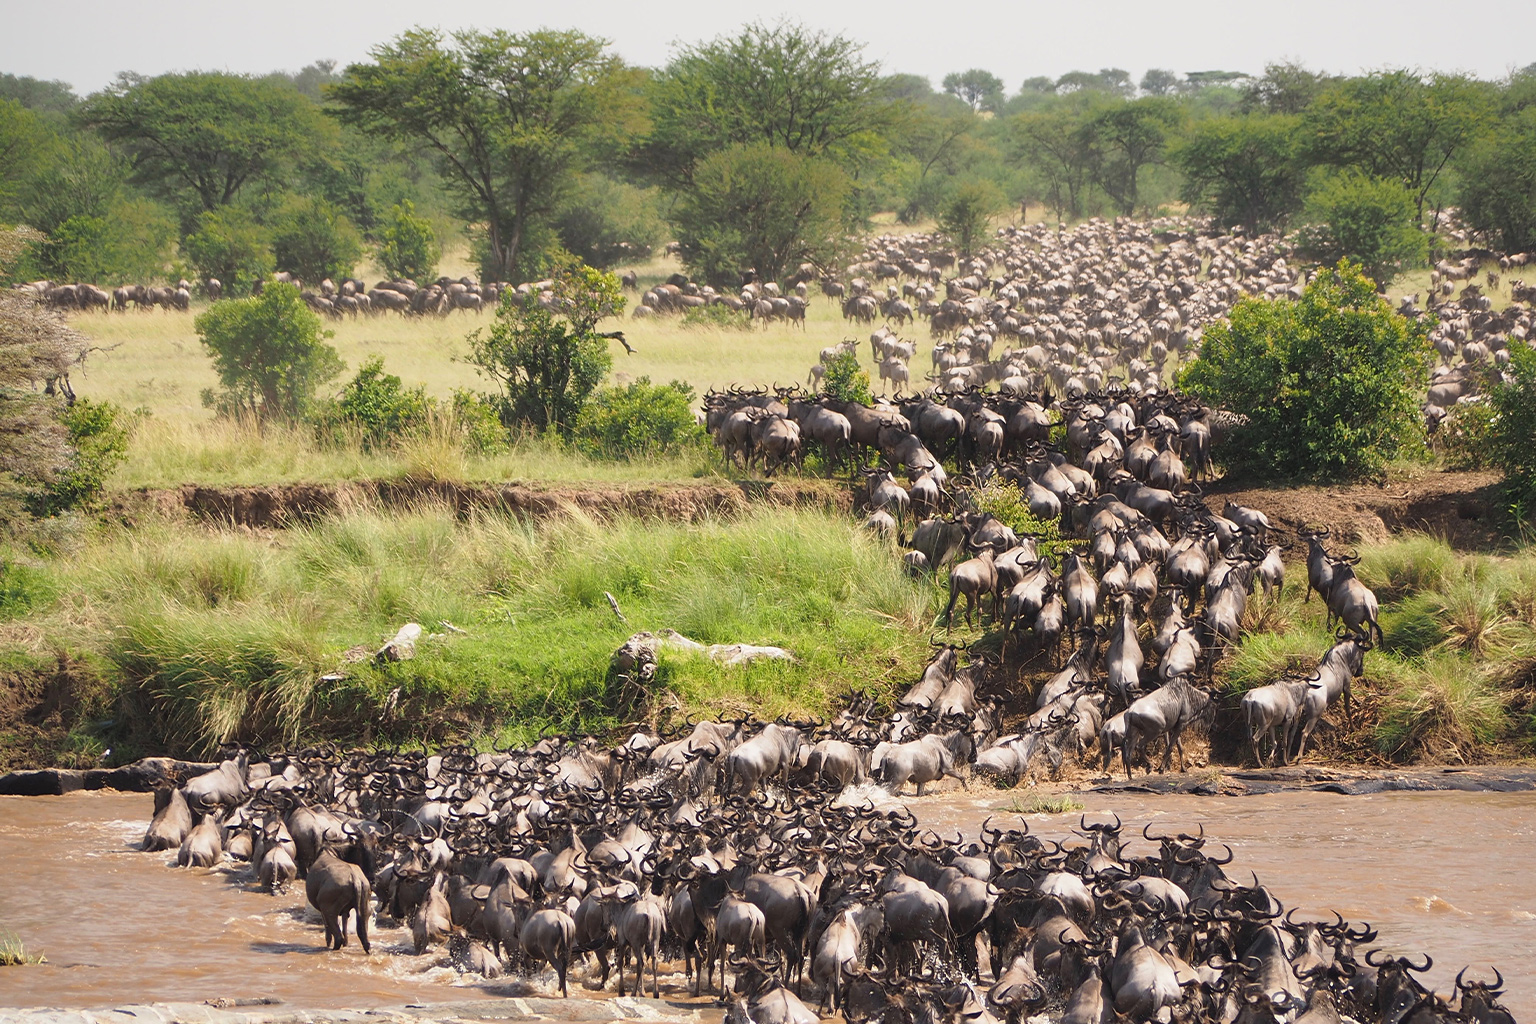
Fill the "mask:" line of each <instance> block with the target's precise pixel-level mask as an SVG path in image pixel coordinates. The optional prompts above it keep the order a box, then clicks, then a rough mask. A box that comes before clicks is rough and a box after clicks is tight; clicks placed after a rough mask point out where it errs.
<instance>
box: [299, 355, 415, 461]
mask: <svg viewBox="0 0 1536 1024" xmlns="http://www.w3.org/2000/svg"><path fill="white" fill-rule="evenodd" d="M431 408H432V400H431V399H430V398H428V397H427V389H426V388H425V387H416V388H407V387H406V386H405V384H404V382H403V381H401V380H400V378H399V377H396V376H395V375H394V374H392V373H385V372H384V359H383V357H381V356H375V357H373V358H372V359H370V360H368V361H367V362H366V363H364V364H363V365H362V367H361V368H360V369H359V370H358V371H357V374H356V375H355V376H354V377H353V378H352V379H351V380H349V381H348V382H347V383H346V386H345V387H343V388H342V389H341V394H340V396H339V397H338V398H337V399H336V402H335V405H334V406H332V407H331V408H330V409H329V410H327V413H326V415H324V416H322V417H321V420H320V430H321V433H322V434H330V435H331V436H332V437H335V436H336V435H337V434H338V433H339V431H338V429H337V428H338V427H350V428H352V429H354V430H356V431H357V433H358V436H359V438H360V440H361V441H362V445H363V448H364V449H365V450H372V449H375V448H383V447H387V446H388V445H390V444H392V443H394V442H395V441H397V440H399V439H400V438H401V437H404V436H405V435H406V434H408V433H410V432H411V431H413V430H419V429H420V428H421V427H422V426H423V424H425V422H426V419H427V415H428V413H429V412H430V411H431Z"/></svg>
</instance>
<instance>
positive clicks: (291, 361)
mask: <svg viewBox="0 0 1536 1024" xmlns="http://www.w3.org/2000/svg"><path fill="white" fill-rule="evenodd" d="M192 327H193V330H195V331H197V334H198V337H200V338H202V340H203V348H204V350H206V351H207V353H208V355H209V357H210V358H211V359H212V360H213V368H214V371H215V372H217V373H218V375H219V383H220V384H221V385H223V390H222V391H221V392H217V393H216V392H214V391H212V390H211V389H210V390H208V391H205V392H204V393H203V402H204V404H206V405H209V406H212V407H213V408H216V409H218V410H219V411H220V412H222V413H225V414H229V415H255V416H259V417H261V418H263V419H266V418H272V417H279V418H292V417H297V416H302V415H303V414H305V413H306V412H308V411H309V408H310V406H311V404H312V403H313V402H314V399H315V392H316V391H317V390H318V389H319V388H321V387H322V386H324V385H326V384H328V383H330V382H331V381H333V380H335V379H336V378H337V377H338V376H340V375H341V371H342V369H343V367H344V364H343V363H342V361H341V357H340V356H338V355H337V354H336V350H335V349H334V348H332V347H331V345H330V344H329V343H328V342H327V341H326V339H327V338H329V337H330V336H331V332H330V331H324V330H321V328H320V318H319V317H318V316H316V315H315V313H314V311H313V310H311V309H310V308H309V307H308V306H307V305H305V304H304V300H303V299H301V298H299V290H298V289H297V288H295V287H294V286H293V285H291V284H280V283H279V284H270V285H268V286H267V287H266V288H265V289H263V290H262V293H261V294H260V295H258V296H256V297H254V298H249V299H231V300H229V301H226V302H215V303H214V304H213V305H212V306H209V307H208V308H207V309H206V310H204V311H203V312H202V313H199V314H198V316H197V319H196V320H194V321H192Z"/></svg>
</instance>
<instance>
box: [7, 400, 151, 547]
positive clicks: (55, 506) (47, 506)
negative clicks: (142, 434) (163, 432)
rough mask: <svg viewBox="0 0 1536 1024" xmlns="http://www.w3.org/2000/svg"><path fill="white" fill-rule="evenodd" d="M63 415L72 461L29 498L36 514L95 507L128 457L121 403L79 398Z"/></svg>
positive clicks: (29, 505) (55, 513)
mask: <svg viewBox="0 0 1536 1024" xmlns="http://www.w3.org/2000/svg"><path fill="white" fill-rule="evenodd" d="M61 418H62V419H63V421H64V427H65V429H67V430H68V431H69V446H70V449H71V452H70V456H69V464H68V467H67V468H66V469H65V470H64V471H63V472H62V473H59V474H58V475H57V476H55V477H54V478H53V479H51V480H49V481H47V482H46V483H45V484H43V485H42V486H41V487H40V488H39V489H37V490H36V491H34V492H33V493H32V495H31V496H30V497H29V498H28V500H27V506H28V511H30V512H31V513H32V514H33V515H34V516H40V517H41V516H56V515H59V514H60V513H63V512H68V511H72V510H75V509H88V508H92V507H94V506H95V505H96V503H97V501H98V500H99V499H100V497H101V492H102V488H104V487H105V486H106V482H107V477H108V476H109V475H110V474H111V473H112V470H114V469H116V468H117V466H118V464H119V463H121V462H122V461H123V460H124V459H126V458H127V457H128V431H127V429H126V428H125V427H124V425H123V423H122V420H123V418H124V414H123V410H122V409H121V408H119V407H118V406H116V405H114V404H112V403H111V402H93V401H91V400H90V399H88V398H80V399H77V400H76V401H75V403H74V404H73V405H71V406H69V407H67V408H66V409H65V410H64V412H63V414H62V416H61Z"/></svg>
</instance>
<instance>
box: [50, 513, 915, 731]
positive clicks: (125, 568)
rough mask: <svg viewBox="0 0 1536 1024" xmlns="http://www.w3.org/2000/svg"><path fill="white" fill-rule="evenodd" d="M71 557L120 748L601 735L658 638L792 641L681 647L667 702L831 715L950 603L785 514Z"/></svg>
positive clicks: (707, 708) (353, 533)
mask: <svg viewBox="0 0 1536 1024" xmlns="http://www.w3.org/2000/svg"><path fill="white" fill-rule="evenodd" d="M71 566H72V568H70V569H69V570H68V571H66V572H64V573H63V574H62V575H61V577H60V579H59V583H58V586H59V592H60V597H59V604H60V610H59V612H58V613H57V615H56V617H55V618H54V619H51V620H43V621H44V622H45V623H51V624H53V625H54V626H57V627H62V626H63V625H64V624H65V623H68V624H69V626H70V628H72V629H74V630H75V631H76V636H75V641H76V642H78V643H81V644H84V645H86V646H88V647H90V648H91V649H94V650H97V651H99V652H100V653H101V654H102V655H103V656H104V658H105V659H106V660H107V662H108V664H109V665H110V666H112V667H113V669H114V670H115V671H116V673H117V675H118V677H119V683H120V689H119V698H118V703H119V705H120V714H119V715H118V719H119V722H118V724H117V726H116V727H115V728H116V729H117V734H116V735H113V736H111V737H108V738H109V739H111V740H112V744H111V745H113V746H114V748H115V749H118V750H120V751H123V752H125V753H126V752H128V751H131V750H135V749H140V750H147V749H153V750H157V751H164V750H171V751H176V752H191V753H197V754H200V755H206V754H208V753H211V752H212V751H213V750H215V749H216V748H217V746H218V745H219V744H221V743H223V742H226V741H230V740H234V741H239V742H245V743H251V744H255V745H258V746H267V747H271V746H275V745H280V744H282V745H289V744H294V743H302V742H306V741H311V740H316V739H337V740H341V741H354V742H356V741H365V740H381V741H383V740H388V741H391V742H405V741H411V740H428V741H434V742H444V741H449V740H461V741H484V742H493V741H494V742H498V743H500V742H509V741H515V740H519V739H526V738H528V737H530V736H534V735H536V734H537V733H538V731H539V730H540V729H541V728H561V729H577V728H579V729H589V730H602V729H605V728H608V727H611V726H614V725H616V724H617V723H618V722H619V721H620V716H621V715H625V714H630V713H632V712H633V711H634V710H635V709H632V708H628V707H625V706H622V705H621V704H620V703H618V702H617V701H616V695H615V694H614V693H613V692H611V682H610V679H609V659H610V657H611V655H612V653H613V651H614V650H615V649H616V648H617V647H618V646H619V645H620V644H621V643H622V642H623V641H624V639H625V638H626V637H627V636H629V635H630V634H631V633H634V632H637V631H640V630H649V631H651V632H653V633H660V632H661V631H663V630H666V629H673V630H676V631H678V632H679V633H681V634H683V635H684V636H687V637H689V638H690V639H693V640H697V641H699V642H701V643H705V644H711V643H752V644H772V645H776V646H781V647H786V648H788V649H790V650H791V651H793V652H794V654H795V661H793V662H773V663H767V662H764V663H758V664H754V665H750V666H745V667H739V668H725V667H722V666H721V665H719V664H717V663H715V662H713V661H710V660H708V659H707V658H701V657H696V656H692V655H688V654H683V653H678V652H673V651H666V652H664V653H663V656H662V659H661V666H660V670H659V671H658V673H657V676H656V679H655V683H654V686H655V692H654V693H653V694H652V695H651V698H652V703H653V705H654V706H655V707H657V708H658V709H665V708H675V709H678V710H681V711H694V712H701V713H702V712H709V713H713V712H714V711H719V710H730V711H734V712H742V713H744V712H753V713H756V714H759V715H763V716H765V717H773V716H775V715H778V714H784V713H794V714H800V715H804V714H807V713H814V712H825V711H826V710H827V709H828V708H829V707H830V706H831V705H832V703H833V701H834V699H835V698H836V696H837V695H838V694H841V693H844V692H847V691H849V690H852V689H865V688H874V689H876V690H879V689H881V688H889V687H893V686H895V685H897V684H899V683H903V682H909V681H910V678H911V677H912V676H913V675H914V674H915V673H916V672H918V671H920V670H921V664H922V657H923V655H924V653H925V645H923V644H921V643H916V642H914V641H915V639H916V638H917V637H919V636H920V635H921V633H922V630H923V629H924V627H925V626H926V624H927V623H928V622H929V621H930V620H931V618H932V615H933V611H934V608H933V591H932V590H931V588H929V587H926V586H919V585H918V584H916V583H914V582H912V581H910V580H908V579H907V578H906V577H905V576H904V575H903V574H902V572H901V571H900V565H899V562H898V561H897V560H896V559H895V558H894V557H893V556H892V553H891V551H890V549H889V548H888V547H887V546H885V545H883V544H881V543H880V542H879V541H877V540H875V539H873V538H871V537H869V536H867V535H866V534H864V533H863V532H862V531H859V530H857V529H856V528H855V527H854V526H853V524H851V523H849V522H848V521H846V520H844V519H842V518H840V517H837V516H834V515H832V514H830V513H822V512H815V511H798V510H790V509H765V510H762V511H758V512H754V513H750V514H748V515H745V516H742V517H740V518H736V519H729V520H726V519H704V520H703V521H700V522H696V523H678V522H660V521H656V520H650V519H641V518H632V517H618V518H615V519H612V520H598V519H594V518H592V517H590V516H587V515H584V514H582V513H580V512H578V511H575V510H574V509H572V510H569V511H567V512H566V513H565V514H562V515H557V516H554V517H552V518H550V519H547V520H543V521H540V522H531V521H527V520H522V519H518V518H515V517H512V516H507V515H500V514H494V513H488V512H480V513H475V514H471V515H467V516H462V517H461V516H460V515H459V514H458V513H457V512H456V510H455V509H453V508H451V507H449V506H447V505H442V504H433V503H422V504H421V505H419V506H417V507H414V508H407V509H405V510H399V509H392V510H383V509H377V508H371V507H366V506H365V507H357V508H351V509H349V510H346V511H343V512H339V513H337V514H335V515H332V516H329V517H326V518H323V519H320V520H317V521H315V522H312V523H308V524H305V525H301V526H296V527H293V528H291V529H288V530H286V531H283V532H281V533H279V534H277V535H275V536H273V537H266V536H260V535H256V534H251V533H247V532H243V531H237V530H233V529H217V528H205V529H202V530H201V531H195V532H193V533H192V534H191V535H189V531H188V527H187V526H186V524H185V523H159V524H157V523H155V522H153V521H151V522H148V523H145V524H142V525H141V526H140V527H139V528H138V529H136V530H133V531H129V530H126V529H108V530H104V531H103V532H102V533H101V534H99V535H98V536H96V537H95V538H93V539H92V540H90V541H89V542H88V544H87V546H86V549H85V550H84V551H82V552H80V553H78V554H77V555H76V557H75V558H74V559H72V561H71ZM61 568H62V566H61ZM605 594H612V595H614V598H615V600H617V601H618V603H619V605H620V609H621V612H622V614H623V616H624V618H625V620H627V621H620V620H619V618H618V617H616V616H615V615H614V613H613V611H612V609H611V608H610V606H609V604H608V599H607V597H606V596H605ZM408 621H414V622H418V623H420V624H421V625H422V626H423V627H424V628H425V630H426V632H427V634H428V636H427V637H425V638H424V639H423V641H422V642H421V644H420V645H419V648H418V654H417V657H416V658H414V659H413V660H409V661H405V662H400V663H394V664H375V663H374V662H373V660H372V657H371V656H372V654H373V652H374V651H376V650H377V649H378V647H379V646H380V645H381V644H382V643H383V641H384V640H385V639H387V638H388V637H389V636H391V635H392V634H393V633H394V632H395V631H396V630H397V629H398V628H399V627H400V626H401V625H402V624H403V623H405V622H408ZM450 626H451V627H452V628H450ZM460 631H462V632H460Z"/></svg>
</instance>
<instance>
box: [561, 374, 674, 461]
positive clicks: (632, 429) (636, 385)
mask: <svg viewBox="0 0 1536 1024" xmlns="http://www.w3.org/2000/svg"><path fill="white" fill-rule="evenodd" d="M693 400H694V393H693V388H692V387H690V386H689V385H687V384H684V383H683V382H681V381H676V380H674V381H673V382H672V383H670V384H652V383H651V378H649V377H641V378H639V379H638V380H635V381H632V382H630V383H629V384H627V385H624V386H622V387H606V388H600V389H598V391H597V392H596V393H595V394H593V396H592V399H591V401H589V402H588V403H587V404H586V407H585V408H583V409H582V411H581V416H580V418H579V419H578V420H577V421H576V445H577V447H578V448H580V449H581V450H582V451H583V452H585V453H586V454H588V455H591V456H593V457H595V458H608V459H633V458H646V457H649V456H655V455H673V454H676V453H678V452H681V451H685V450H687V449H690V448H697V447H700V446H702V445H703V444H704V441H705V435H704V428H703V427H701V426H699V423H698V420H697V419H695V418H694V414H693Z"/></svg>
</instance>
